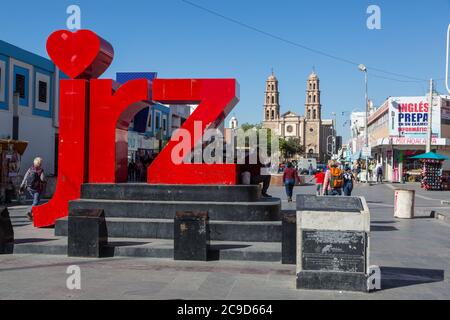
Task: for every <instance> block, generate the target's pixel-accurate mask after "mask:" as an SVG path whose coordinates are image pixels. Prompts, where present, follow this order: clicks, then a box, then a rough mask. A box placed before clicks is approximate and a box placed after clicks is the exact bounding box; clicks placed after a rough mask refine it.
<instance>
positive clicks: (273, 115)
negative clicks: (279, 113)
mask: <svg viewBox="0 0 450 320" xmlns="http://www.w3.org/2000/svg"><path fill="white" fill-rule="evenodd" d="M272 120H275V111H273V110H272Z"/></svg>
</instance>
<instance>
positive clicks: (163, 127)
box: [116, 72, 172, 158]
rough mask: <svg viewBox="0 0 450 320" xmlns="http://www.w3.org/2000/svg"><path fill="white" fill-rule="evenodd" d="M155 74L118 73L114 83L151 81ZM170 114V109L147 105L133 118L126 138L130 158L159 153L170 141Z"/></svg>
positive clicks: (162, 106) (157, 105) (158, 105)
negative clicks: (140, 153)
mask: <svg viewBox="0 0 450 320" xmlns="http://www.w3.org/2000/svg"><path fill="white" fill-rule="evenodd" d="M156 77H157V73H156V72H120V73H117V74H116V81H117V82H118V83H120V84H124V83H126V82H128V81H130V80H136V79H147V80H149V81H153V80H154V79H155V78H156ZM171 134H172V130H171V114H170V108H169V107H167V106H164V105H161V104H151V103H149V104H148V108H145V109H143V110H142V111H140V112H139V113H138V114H136V116H135V117H134V119H133V121H132V123H131V125H130V129H129V134H128V135H129V137H128V148H129V155H130V158H133V157H134V155H135V153H136V152H138V151H145V152H150V153H152V154H155V153H159V151H160V149H161V147H162V145H164V143H165V142H166V141H168V140H169V139H170V136H171Z"/></svg>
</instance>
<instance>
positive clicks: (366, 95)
mask: <svg viewBox="0 0 450 320" xmlns="http://www.w3.org/2000/svg"><path fill="white" fill-rule="evenodd" d="M359 70H360V71H362V72H364V80H365V85H366V88H365V104H366V106H365V108H366V116H365V118H366V121H364V122H365V126H364V135H365V137H364V140H365V142H364V145H365V152H367V151H368V149H369V128H368V127H369V93H368V79H367V67H366V66H365V65H363V64H361V65H359ZM365 158H366V183H369V155H368V154H366V157H365Z"/></svg>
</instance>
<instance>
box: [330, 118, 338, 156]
mask: <svg viewBox="0 0 450 320" xmlns="http://www.w3.org/2000/svg"><path fill="white" fill-rule="evenodd" d="M331 115H332V116H333V156H335V155H336V153H337V152H336V151H337V150H336V136H337V118H336V112H332V113H331Z"/></svg>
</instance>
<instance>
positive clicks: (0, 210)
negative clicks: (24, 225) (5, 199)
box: [0, 207, 14, 254]
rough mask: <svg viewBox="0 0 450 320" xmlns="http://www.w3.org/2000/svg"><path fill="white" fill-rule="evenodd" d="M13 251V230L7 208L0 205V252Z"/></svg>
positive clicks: (7, 252)
mask: <svg viewBox="0 0 450 320" xmlns="http://www.w3.org/2000/svg"><path fill="white" fill-rule="evenodd" d="M13 252H14V230H13V226H12V223H11V218H10V217H9V212H8V209H7V208H5V207H0V254H12V253H13Z"/></svg>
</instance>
